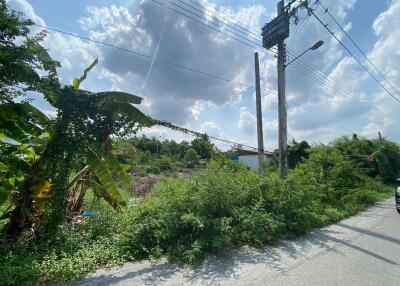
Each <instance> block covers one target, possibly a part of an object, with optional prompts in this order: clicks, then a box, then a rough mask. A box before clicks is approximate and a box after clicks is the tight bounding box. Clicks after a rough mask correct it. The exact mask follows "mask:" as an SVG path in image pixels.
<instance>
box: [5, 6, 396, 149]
mask: <svg viewBox="0 0 400 286" xmlns="http://www.w3.org/2000/svg"><path fill="white" fill-rule="evenodd" d="M7 2H8V4H9V5H10V6H11V7H13V8H14V9H16V10H20V11H22V12H24V13H25V15H26V16H27V17H29V18H31V19H32V20H33V21H34V22H35V23H36V24H39V25H42V26H48V27H52V28H56V29H59V30H63V31H67V32H70V33H74V34H77V35H82V36H85V37H89V38H91V39H94V40H97V41H101V42H105V43H109V44H112V45H114V46H118V47H121V48H124V49H128V50H131V51H134V52H138V53H141V54H144V55H147V57H141V56H138V55H135V54H133V53H128V52H124V51H121V50H118V49H113V48H110V47H105V46H101V45H98V44H96V43H93V42H89V41H85V40H83V39H78V38H75V37H71V36H68V35H63V34H59V33H53V32H50V33H49V35H48V37H47V38H46V40H45V41H44V43H43V44H44V45H45V46H46V47H47V48H48V49H49V51H50V53H51V55H52V56H53V57H54V58H55V59H57V60H59V61H60V62H61V64H62V68H61V69H60V70H59V73H60V76H61V80H62V82H63V83H70V82H71V81H72V79H73V78H74V77H76V76H79V75H80V74H81V72H82V70H83V69H84V68H85V67H86V66H87V65H88V64H89V63H90V62H91V61H93V60H94V59H95V58H96V57H98V58H99V60H100V63H99V65H97V66H96V68H95V70H94V71H92V72H91V73H90V75H89V77H88V79H87V81H85V82H84V84H83V85H82V87H83V88H86V89H88V90H92V91H104V90H110V89H114V90H122V91H126V92H131V93H134V94H136V95H139V96H141V97H143V98H144V102H143V104H142V106H141V108H142V110H143V111H145V112H146V113H148V114H150V115H152V116H153V117H156V118H159V119H163V120H168V121H170V122H173V123H175V124H177V125H181V126H185V127H188V128H191V129H193V130H198V131H201V132H205V133H208V134H210V135H213V136H217V137H221V138H224V139H228V140H232V141H235V142H240V143H243V144H248V145H252V146H256V142H257V139H256V119H255V95H254V88H252V87H251V86H254V52H255V49H254V48H252V47H250V46H253V47H254V46H256V45H257V43H260V41H261V39H260V37H259V36H258V35H259V30H260V27H261V26H262V25H263V24H264V23H266V22H268V21H269V20H271V19H272V18H273V17H275V15H276V2H277V1H276V0H267V1H258V0H246V1H244V0H239V1H238V0H235V1H234V0H216V1H215V0H208V1H204V0H155V1H153V0H142V1H138V0H136V1H135V0H119V1H106V0H96V1H94V0H79V1H78V0H70V1H54V0H29V1H28V0H7ZM156 2H159V3H161V4H163V5H164V6H162V5H160V4H158V3H156ZM310 2H314V1H310ZM185 3H186V4H185ZM196 3H202V6H198V5H196ZM322 3H323V5H324V6H326V7H328V8H329V11H330V12H331V13H332V15H333V16H334V17H335V19H336V20H337V21H338V22H339V23H340V24H341V25H342V26H343V27H344V28H345V29H346V31H347V32H348V33H349V34H350V36H351V37H352V39H353V40H354V41H355V42H356V43H357V44H358V45H359V47H361V49H362V50H363V51H364V52H365V54H366V55H367V56H368V58H369V59H370V61H371V62H373V64H374V65H375V66H376V67H377V69H378V70H379V72H380V73H381V74H378V73H377V72H376V70H375V69H374V68H373V67H372V66H371V65H370V64H369V62H367V61H366V59H365V58H364V57H363V55H362V54H361V53H360V52H359V51H358V50H357V49H356V47H355V46H354V45H353V44H352V43H351V42H350V41H349V39H348V38H346V36H345V35H343V33H340V29H339V27H338V26H336V25H335V23H334V22H333V21H332V19H331V18H330V17H329V16H328V15H327V14H325V13H324V9H323V8H322V7H321V6H316V5H313V7H314V8H315V13H316V15H317V16H318V17H319V18H320V19H321V20H322V21H323V22H324V23H327V24H328V28H330V29H331V30H332V31H333V32H334V33H335V35H336V36H337V37H339V38H340V39H341V40H342V41H343V43H344V45H345V46H346V47H348V49H350V51H351V52H352V53H353V54H354V55H355V56H356V57H357V58H358V59H359V61H360V62H361V63H362V64H363V65H364V66H366V67H367V68H368V69H369V70H370V73H372V74H373V75H374V76H375V77H376V78H377V79H378V80H379V81H381V84H382V85H384V86H385V88H386V89H387V91H388V92H387V91H385V90H384V89H383V88H382V87H381V86H380V85H379V84H378V83H377V82H375V81H374V79H373V78H372V77H371V76H370V75H369V74H368V73H367V72H366V71H365V70H364V69H363V68H362V67H361V66H360V65H359V64H358V63H357V62H356V61H355V60H354V59H353V58H352V57H351V56H350V54H349V53H348V52H347V51H346V50H345V49H344V48H343V47H342V46H341V45H340V44H339V43H338V42H337V41H336V40H334V39H333V38H332V36H331V35H330V34H329V33H328V32H327V31H326V30H325V29H324V27H323V26H322V25H321V24H320V23H319V22H318V21H317V20H316V19H315V18H314V17H308V16H307V13H306V11H304V10H301V11H299V23H298V24H297V25H295V24H291V26H290V29H291V37H290V38H289V39H288V40H287V41H286V43H287V46H288V50H289V53H290V55H296V54H299V53H301V52H302V51H304V50H305V49H307V48H308V47H310V46H311V45H312V44H313V43H315V42H316V41H318V40H323V41H324V42H325V44H324V45H323V46H322V47H321V48H320V49H319V50H317V51H313V52H309V53H307V54H306V55H304V57H303V58H302V60H301V61H299V62H297V64H296V65H291V66H289V67H288V68H287V97H288V108H289V109H288V124H289V139H290V140H291V139H296V140H308V141H310V142H313V143H320V142H323V143H326V142H328V141H330V140H332V139H333V138H336V137H339V136H341V135H344V134H351V133H357V134H360V135H363V136H366V137H369V138H372V137H377V133H378V131H381V133H382V134H383V135H384V136H385V137H387V138H389V139H392V140H396V141H397V142H400V134H399V131H398V126H399V123H400V112H398V110H399V108H400V103H399V102H397V101H395V100H394V99H393V98H392V97H391V95H392V96H395V97H397V98H399V101H400V92H399V91H400V88H398V89H397V87H398V86H399V84H400V74H399V73H398V69H397V68H396V67H398V66H399V64H400V52H399V51H400V50H399V49H398V43H399V42H400V18H399V17H398V14H399V13H400V0H393V1H384V0H379V1H376V0H362V1H361V0H323V1H322ZM187 4H188V5H191V6H192V7H190V6H188V5H187ZM165 6H168V7H170V8H172V9H173V10H176V11H179V12H180V13H181V14H180V13H176V11H173V10H171V9H168V8H166V7H165ZM179 6H180V7H179ZM204 7H205V8H204ZM182 8H183V9H184V10H182ZM215 9H218V10H215ZM182 13H183V14H186V15H189V16H190V17H191V18H193V19H190V18H188V17H185V16H184V15H182ZM215 13H217V14H218V16H222V17H223V18H224V19H222V18H219V20H217V17H218V16H217V15H216V14H215ZM196 15H197V16H196ZM199 22H200V23H199ZM233 22H235V23H237V24H238V25H240V26H241V27H239V26H235V25H233ZM201 23H204V24H206V25H208V26H211V27H213V28H209V27H207V26H205V25H202V24H201ZM242 27H245V28H246V30H247V31H245V30H244V29H243V28H242ZM37 31H38V30H37V29H33V32H37ZM239 36H240V37H239ZM234 38H236V39H234ZM237 39H240V41H238V40H237ZM249 41H251V42H249ZM243 42H245V43H247V45H246V44H244V43H243ZM249 44H250V46H249ZM270 53H271V54H272V53H273V50H272V51H271V52H270ZM290 55H289V57H290ZM165 62H169V63H174V64H177V65H180V66H185V67H187V68H189V69H182V68H179V67H177V66H174V65H170V64H166V63H165ZM260 62H261V67H260V69H261V80H262V83H261V85H262V88H263V91H262V96H263V124H264V142H265V144H266V148H267V149H274V148H276V146H277V125H278V124H277V95H276V90H277V84H276V83H277V78H276V59H275V58H274V57H273V56H271V55H268V54H266V53H264V52H263V51H260ZM190 69H192V70H190ZM193 69H194V70H197V71H201V72H202V73H198V72H194V71H193ZM204 73H207V74H211V75H215V76H216V77H217V78H215V77H210V76H206V75H205V74H204ZM381 75H383V76H384V77H385V79H386V80H384V79H383V78H382V77H381ZM221 78H224V79H229V80H232V81H234V82H229V81H225V80H223V79H221ZM388 82H389V83H390V84H388ZM238 83H242V84H238ZM321 83H322V84H323V85H324V87H322V86H321V85H320V84H321ZM396 89H397V90H396ZM389 93H390V94H391V95H390V94H389ZM35 99H36V100H35V104H36V105H37V106H38V107H39V108H41V109H43V110H44V111H46V112H49V113H51V112H52V110H51V108H50V107H49V106H48V105H46V103H45V102H43V101H42V100H41V99H40V97H39V96H35ZM396 111H397V112H396ZM144 132H145V133H146V134H149V135H151V136H153V135H154V136H160V137H161V138H169V139H175V140H178V141H179V140H182V139H186V140H189V139H190V138H188V137H185V136H186V135H184V134H177V133H175V132H170V131H169V130H165V129H163V128H152V129H150V130H145V131H144ZM220 146H221V145H220ZM221 147H222V146H221Z"/></svg>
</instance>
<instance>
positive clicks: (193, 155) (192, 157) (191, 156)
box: [184, 148, 199, 168]
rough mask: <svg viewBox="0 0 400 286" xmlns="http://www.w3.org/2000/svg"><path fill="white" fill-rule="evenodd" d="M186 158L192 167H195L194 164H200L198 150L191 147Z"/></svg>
mask: <svg viewBox="0 0 400 286" xmlns="http://www.w3.org/2000/svg"><path fill="white" fill-rule="evenodd" d="M184 160H185V162H186V163H187V164H188V166H189V167H190V168H193V167H194V165H197V164H199V155H197V152H196V150H194V149H193V148H190V149H188V150H187V151H186V154H185V158H184Z"/></svg>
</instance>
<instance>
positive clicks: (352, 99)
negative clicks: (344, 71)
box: [292, 59, 390, 122]
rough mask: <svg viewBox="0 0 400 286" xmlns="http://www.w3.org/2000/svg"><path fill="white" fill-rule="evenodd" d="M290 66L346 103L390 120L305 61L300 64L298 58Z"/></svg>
mask: <svg viewBox="0 0 400 286" xmlns="http://www.w3.org/2000/svg"><path fill="white" fill-rule="evenodd" d="M292 66H293V67H294V68H295V69H296V70H297V71H299V72H300V73H302V74H304V75H305V76H307V77H308V78H310V79H311V80H312V81H314V82H315V83H317V84H319V85H320V86H321V87H322V88H324V89H326V90H328V91H329V92H330V93H333V94H337V95H339V96H341V97H343V98H344V99H345V100H346V101H347V102H348V103H356V104H358V105H359V106H360V107H361V108H362V109H364V110H366V111H368V112H370V113H371V114H372V115H374V116H375V117H378V118H380V119H382V120H384V121H385V122H386V121H390V119H388V118H387V117H386V115H385V114H383V113H381V112H380V111H379V110H378V109H377V108H376V107H375V106H373V105H371V104H369V103H368V102H364V101H362V100H361V99H359V98H357V97H356V96H354V95H353V94H352V93H351V92H350V91H348V90H346V89H344V88H341V87H340V86H337V85H336V84H335V83H334V82H333V81H332V80H331V79H329V77H324V76H320V75H319V74H318V73H317V72H315V71H314V70H313V69H312V68H311V67H309V66H307V65H306V64H305V62H304V63H303V64H302V61H301V59H299V62H293V63H292ZM311 66H312V65H311ZM304 69H305V70H304Z"/></svg>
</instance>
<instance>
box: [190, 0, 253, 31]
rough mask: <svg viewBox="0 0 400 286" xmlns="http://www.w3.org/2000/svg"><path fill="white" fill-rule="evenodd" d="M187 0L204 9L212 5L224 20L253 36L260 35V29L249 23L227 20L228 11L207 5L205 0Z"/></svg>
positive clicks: (228, 16)
mask: <svg viewBox="0 0 400 286" xmlns="http://www.w3.org/2000/svg"><path fill="white" fill-rule="evenodd" d="M189 1H190V2H192V3H197V5H199V6H201V7H203V8H204V9H206V7H212V8H213V9H215V11H218V12H219V13H220V14H222V15H224V16H225V18H224V17H222V16H220V17H221V18H222V19H224V20H226V21H228V22H230V23H232V24H233V25H235V26H237V27H239V28H241V29H242V30H244V31H246V32H248V33H251V34H253V35H254V36H260V31H259V30H257V29H255V28H253V27H251V26H249V25H246V24H245V23H243V22H241V25H239V24H237V23H235V22H234V21H232V20H229V18H230V17H232V15H229V14H228V13H226V12H225V11H223V10H222V9H219V8H218V7H213V6H211V5H209V4H208V3H207V2H205V1H203V0H198V1H193V0H189ZM198 2H201V3H203V5H201V4H199V3H198ZM207 10H208V11H210V10H211V9H207ZM211 11H212V10H211ZM213 13H214V14H217V13H216V12H213ZM250 30H252V31H254V32H256V33H252V32H250Z"/></svg>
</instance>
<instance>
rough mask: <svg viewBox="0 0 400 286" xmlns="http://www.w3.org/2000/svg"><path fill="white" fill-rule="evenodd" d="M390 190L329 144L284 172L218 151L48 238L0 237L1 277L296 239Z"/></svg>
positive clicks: (33, 278) (191, 260) (40, 279)
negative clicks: (136, 199)
mask: <svg viewBox="0 0 400 286" xmlns="http://www.w3.org/2000/svg"><path fill="white" fill-rule="evenodd" d="M389 193H392V189H390V188H388V187H386V186H384V185H383V184H382V183H381V182H380V181H378V180H374V179H371V178H368V177H367V176H366V175H365V174H364V173H363V172H362V171H360V169H359V168H357V166H356V165H355V164H354V162H352V161H350V160H349V159H348V158H347V157H346V156H344V155H342V154H341V153H340V152H339V151H338V150H336V149H335V148H332V147H324V146H320V147H318V148H314V149H313V151H312V152H311V153H310V157H309V159H307V160H305V161H304V162H302V163H300V164H299V165H298V166H297V167H296V168H295V169H294V170H293V171H292V172H290V174H289V176H288V179H287V180H285V181H282V180H281V179H280V178H279V177H278V175H277V174H276V173H271V174H269V175H268V176H260V175H259V174H257V173H255V172H252V171H250V170H247V169H246V168H245V167H243V166H241V165H240V164H236V163H234V162H231V161H224V160H222V159H221V160H220V161H213V162H211V163H209V164H208V166H207V167H206V168H205V169H202V170H201V171H200V172H199V173H198V175H197V176H196V177H193V178H192V179H186V180H184V179H174V178H166V179H164V180H163V181H161V182H160V183H159V184H158V185H157V186H156V187H155V190H154V191H153V192H152V193H151V194H150V195H149V196H148V197H147V198H146V199H145V200H144V201H143V203H141V204H140V205H139V206H128V207H127V208H126V209H125V210H124V211H123V212H121V213H116V212H115V211H113V210H111V209H110V208H109V207H108V206H104V205H100V207H99V209H98V211H99V212H100V218H99V219H98V220H92V219H85V220H84V222H83V223H81V224H78V225H75V226H64V227H62V228H60V229H59V231H58V233H57V235H56V237H55V238H53V239H51V240H49V241H40V240H39V241H34V242H33V243H32V244H31V245H29V246H24V245H18V244H15V243H14V244H2V245H1V246H0V277H2V283H3V284H4V285H42V284H57V283H66V282H67V281H71V280H76V279H79V278H81V277H83V276H84V275H85V274H87V273H88V272H91V271H93V270H94V269H96V268H98V267H104V266H112V265H116V264H119V263H122V262H124V261H134V260H140V259H148V258H158V257H161V256H167V257H169V258H170V259H171V260H173V261H175V262H177V263H184V264H186V263H187V264H198V263H200V262H201V261H202V259H203V258H204V257H205V256H207V255H208V254H210V253H216V254H218V253H221V252H225V251H227V250H229V249H231V248H233V247H239V246H242V245H250V246H254V247H262V246H264V245H268V244H274V243H276V242H277V241H278V240H279V239H288V238H294V237H296V236H298V235H301V234H304V233H306V232H308V231H310V230H312V229H314V228H316V227H321V226H324V225H326V224H328V223H333V222H336V221H338V220H341V219H343V218H345V217H348V216H350V215H353V214H355V213H357V212H359V211H360V210H362V209H364V208H365V207H367V206H369V205H371V204H372V203H374V202H376V201H377V200H378V199H381V198H384V197H385V196H387V194H389ZM16 273H18V275H16Z"/></svg>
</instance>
